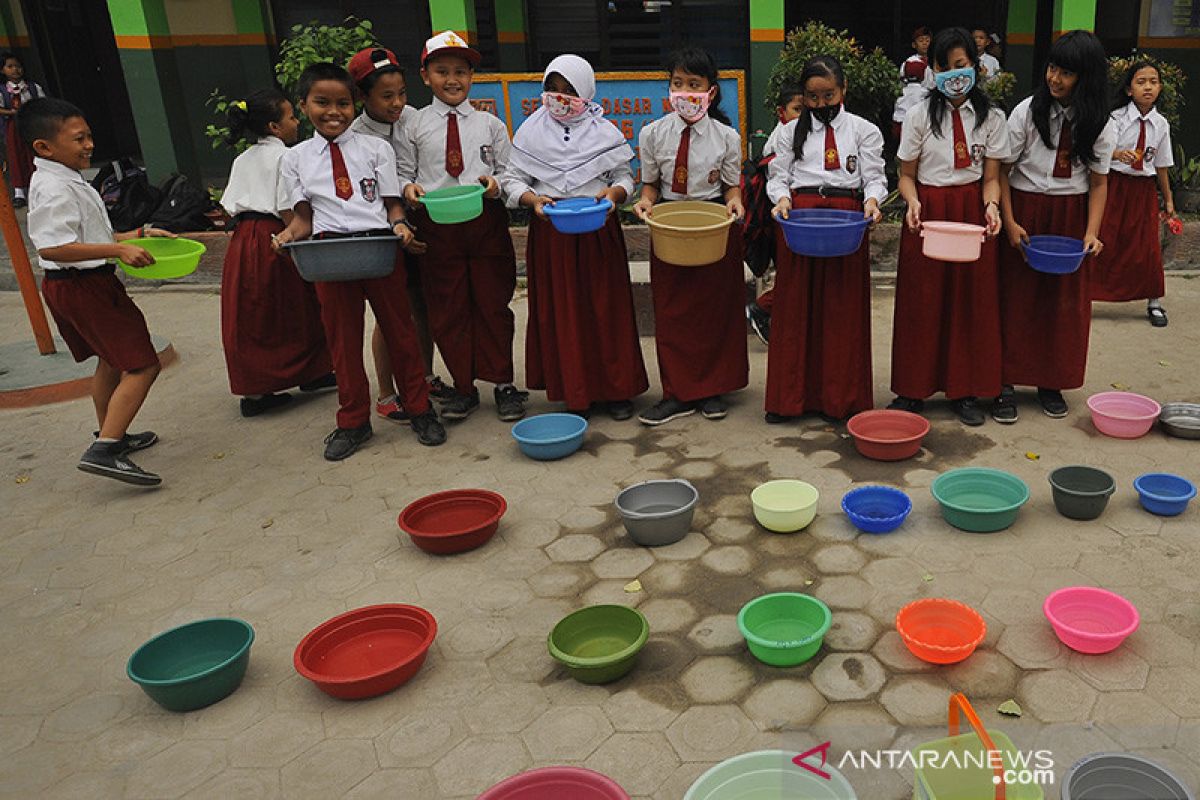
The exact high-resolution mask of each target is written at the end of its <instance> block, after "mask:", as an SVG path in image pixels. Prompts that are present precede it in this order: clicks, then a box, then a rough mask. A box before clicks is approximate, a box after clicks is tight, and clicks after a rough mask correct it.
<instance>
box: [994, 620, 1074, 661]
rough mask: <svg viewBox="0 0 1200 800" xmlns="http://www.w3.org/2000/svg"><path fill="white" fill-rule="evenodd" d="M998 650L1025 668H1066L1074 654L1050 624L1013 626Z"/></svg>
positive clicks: (1007, 631)
mask: <svg viewBox="0 0 1200 800" xmlns="http://www.w3.org/2000/svg"><path fill="white" fill-rule="evenodd" d="M996 649H997V650H999V651H1000V653H1001V654H1003V655H1005V656H1007V657H1008V659H1009V660H1011V661H1012V662H1013V663H1014V664H1016V665H1017V666H1018V667H1021V668H1022V669H1053V668H1057V667H1064V666H1066V665H1067V661H1068V659H1069V658H1070V655H1071V651H1070V650H1068V649H1067V647H1066V646H1065V645H1064V644H1063V643H1062V642H1061V641H1059V639H1058V637H1057V636H1055V635H1054V631H1053V629H1051V627H1050V626H1049V625H1048V624H1045V625H1009V626H1007V627H1006V628H1005V629H1004V633H1003V634H1001V636H1000V641H998V642H997V643H996Z"/></svg>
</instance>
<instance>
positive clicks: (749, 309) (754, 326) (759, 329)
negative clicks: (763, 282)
mask: <svg viewBox="0 0 1200 800" xmlns="http://www.w3.org/2000/svg"><path fill="white" fill-rule="evenodd" d="M746 319H748V320H750V329H751V330H753V331H754V335H755V336H757V337H758V340H759V341H760V342H762V343H763V344H768V343H769V342H770V340H771V315H770V314H768V313H767V312H766V311H765V310H764V309H763V308H761V307H760V306H759V305H758V303H755V302H754V301H753V300H751V301H750V302H749V303H746Z"/></svg>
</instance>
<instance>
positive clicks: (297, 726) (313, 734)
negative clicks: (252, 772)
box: [229, 712, 325, 767]
mask: <svg viewBox="0 0 1200 800" xmlns="http://www.w3.org/2000/svg"><path fill="white" fill-rule="evenodd" d="M324 735H325V728H324V726H323V725H322V724H321V716H320V715H319V714H296V713H281V712H276V713H274V714H272V715H271V716H269V717H267V718H266V719H263V720H262V721H260V722H257V723H255V724H254V725H251V726H250V727H249V728H247V729H246V730H245V731H243V732H241V733H239V734H238V735H236V736H234V737H233V738H232V739H230V740H229V763H230V764H231V765H232V766H235V767H282V766H283V765H284V764H286V763H287V762H289V761H291V760H292V759H293V758H295V757H296V756H298V755H300V754H301V753H303V752H304V751H305V750H307V749H308V748H309V747H312V746H313V745H314V744H316V743H317V742H319V741H321V739H322V737H324Z"/></svg>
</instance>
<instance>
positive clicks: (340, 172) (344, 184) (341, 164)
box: [329, 142, 354, 200]
mask: <svg viewBox="0 0 1200 800" xmlns="http://www.w3.org/2000/svg"><path fill="white" fill-rule="evenodd" d="M329 160H330V161H331V162H333V191H334V194H336V195H337V196H338V197H340V198H341V199H342V200H349V199H350V195H352V194H354V187H353V186H351V185H350V173H349V172H347V171H346V161H345V159H343V158H342V148H340V147H338V145H337V142H330V143H329Z"/></svg>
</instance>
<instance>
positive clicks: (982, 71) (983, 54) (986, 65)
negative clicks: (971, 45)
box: [971, 25, 1000, 83]
mask: <svg viewBox="0 0 1200 800" xmlns="http://www.w3.org/2000/svg"><path fill="white" fill-rule="evenodd" d="M971 38H972V39H974V40H975V50H976V52H977V53H978V54H979V76H980V78H982V79H983V80H982V81H981V83H987V82H988V81H991V80H995V78H996V76H997V75H999V74H1000V60H999V59H997V58H996V57H995V56H994V55H992V54H991V53H989V52H988V51H987V49H988V46H989V45H990V44H992V36H991V33H990V32H989V31H988V29H987V28H985V27H983V26H982V25H981V26H979V27H977V28H975V29H974V30H972V31H971Z"/></svg>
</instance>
